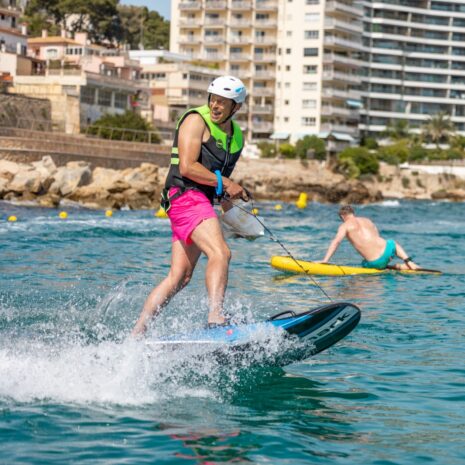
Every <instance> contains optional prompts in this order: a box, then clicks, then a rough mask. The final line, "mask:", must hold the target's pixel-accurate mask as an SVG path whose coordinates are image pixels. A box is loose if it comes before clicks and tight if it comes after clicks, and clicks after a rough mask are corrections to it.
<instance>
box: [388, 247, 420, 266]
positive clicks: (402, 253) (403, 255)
mask: <svg viewBox="0 0 465 465" xmlns="http://www.w3.org/2000/svg"><path fill="white" fill-rule="evenodd" d="M396 255H397V256H398V257H399V258H400V259H401V260H406V259H407V258H408V255H407V253H406V252H405V250H404V249H403V248H402V246H401V245H400V244H398V243H397V242H396ZM394 267H395V268H396V270H417V269H418V268H420V267H419V266H418V265H417V264H416V263H414V262H412V261H409V262H405V261H404V263H397V264H396V265H394Z"/></svg>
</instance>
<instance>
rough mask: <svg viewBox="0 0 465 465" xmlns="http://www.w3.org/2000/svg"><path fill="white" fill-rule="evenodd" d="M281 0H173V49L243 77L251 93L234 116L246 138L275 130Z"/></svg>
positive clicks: (256, 137)
mask: <svg viewBox="0 0 465 465" xmlns="http://www.w3.org/2000/svg"><path fill="white" fill-rule="evenodd" d="M279 1H282V0H279ZM279 1H278V0H173V1H172V2H171V38H170V43H171V51H173V52H179V53H183V54H187V55H189V56H190V57H191V58H192V60H193V63H198V64H202V65H203V66H205V65H206V66H211V67H213V68H215V69H218V70H220V71H222V72H223V73H226V74H232V75H234V76H237V77H239V78H240V79H242V80H243V81H244V83H245V85H246V87H247V89H248V91H249V94H250V96H249V99H248V103H247V104H246V105H244V106H243V108H242V109H241V111H240V113H239V114H238V116H237V118H236V119H237V121H238V122H239V124H240V125H241V127H242V128H243V129H244V130H245V131H246V134H247V139H248V140H257V139H266V138H268V137H269V136H270V135H271V134H272V132H273V118H274V100H275V97H274V96H275V79H276V59H277V25H278V3H279Z"/></svg>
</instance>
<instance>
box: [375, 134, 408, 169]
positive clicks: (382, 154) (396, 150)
mask: <svg viewBox="0 0 465 465" xmlns="http://www.w3.org/2000/svg"><path fill="white" fill-rule="evenodd" d="M377 156H378V159H379V160H381V161H384V162H386V163H388V164H389V165H398V164H399V163H404V162H405V161H407V159H408V156H409V141H408V140H407V139H400V140H398V141H397V142H396V143H394V144H390V145H385V146H383V147H380V148H379V149H378V154H377Z"/></svg>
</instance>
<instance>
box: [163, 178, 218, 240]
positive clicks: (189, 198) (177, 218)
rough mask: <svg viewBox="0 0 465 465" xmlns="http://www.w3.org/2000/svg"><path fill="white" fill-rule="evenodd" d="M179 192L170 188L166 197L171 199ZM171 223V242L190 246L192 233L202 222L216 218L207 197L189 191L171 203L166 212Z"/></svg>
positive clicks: (175, 188) (201, 193) (194, 191)
mask: <svg viewBox="0 0 465 465" xmlns="http://www.w3.org/2000/svg"><path fill="white" fill-rule="evenodd" d="M178 190H179V188H178V187H171V188H170V190H169V193H168V195H169V196H170V197H171V196H172V195H173V194H175V193H176V192H177V191H178ZM168 217H169V219H170V221H171V231H172V232H173V238H172V241H173V242H176V241H180V240H181V241H184V242H185V243H186V244H187V245H189V244H192V240H191V234H192V231H194V229H195V228H196V227H197V226H198V225H199V224H200V223H201V222H202V221H204V220H207V219H208V218H216V217H217V215H216V212H215V210H214V209H213V206H212V204H211V203H210V201H209V200H208V198H207V196H206V195H205V194H204V193H203V192H200V191H197V190H192V189H189V190H187V191H186V192H184V194H182V195H180V196H179V197H177V198H175V199H174V200H172V201H171V208H170V209H169V211H168Z"/></svg>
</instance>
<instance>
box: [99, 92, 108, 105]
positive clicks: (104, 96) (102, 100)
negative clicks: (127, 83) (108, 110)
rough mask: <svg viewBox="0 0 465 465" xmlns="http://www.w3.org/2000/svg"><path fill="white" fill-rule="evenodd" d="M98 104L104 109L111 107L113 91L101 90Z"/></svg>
mask: <svg viewBox="0 0 465 465" xmlns="http://www.w3.org/2000/svg"><path fill="white" fill-rule="evenodd" d="M98 104H99V105H102V106H104V107H109V106H111V90H105V89H99V91H98Z"/></svg>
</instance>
